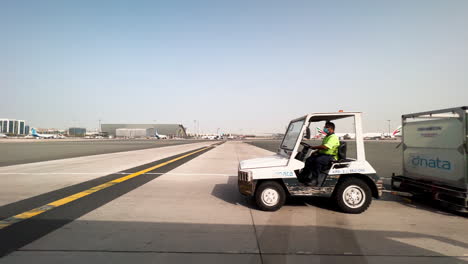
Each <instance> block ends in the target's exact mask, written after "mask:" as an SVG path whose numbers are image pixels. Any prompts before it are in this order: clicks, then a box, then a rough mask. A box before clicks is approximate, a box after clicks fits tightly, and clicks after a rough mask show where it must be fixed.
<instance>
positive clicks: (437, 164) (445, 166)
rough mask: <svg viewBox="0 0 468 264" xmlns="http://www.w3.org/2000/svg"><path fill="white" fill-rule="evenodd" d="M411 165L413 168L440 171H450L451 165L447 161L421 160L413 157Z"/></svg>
mask: <svg viewBox="0 0 468 264" xmlns="http://www.w3.org/2000/svg"><path fill="white" fill-rule="evenodd" d="M411 164H413V166H418V167H423V168H432V169H440V170H451V169H452V164H451V163H450V161H448V160H441V159H439V157H437V158H436V159H430V158H422V157H419V156H414V157H413V158H412V159H411Z"/></svg>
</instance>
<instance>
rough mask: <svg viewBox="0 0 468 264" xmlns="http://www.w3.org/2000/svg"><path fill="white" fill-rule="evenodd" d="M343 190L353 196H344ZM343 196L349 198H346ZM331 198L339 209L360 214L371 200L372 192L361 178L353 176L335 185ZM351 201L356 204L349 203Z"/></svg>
mask: <svg viewBox="0 0 468 264" xmlns="http://www.w3.org/2000/svg"><path fill="white" fill-rule="evenodd" d="M345 192H346V194H347V195H350V196H351V195H353V196H351V197H350V196H346V195H345ZM345 197H350V198H349V199H348V200H347V199H346V198H345ZM359 197H361V198H360V199H359ZM353 198H354V199H353ZM333 199H334V200H335V202H336V204H337V206H338V208H339V209H340V210H341V211H343V212H345V213H348V214H360V213H362V212H364V211H366V210H367V208H369V206H370V204H371V202H372V192H371V189H370V187H369V185H367V183H366V182H364V181H363V180H361V179H358V178H354V177H352V178H346V179H344V180H343V181H342V182H340V183H339V184H338V186H336V189H335V194H334V195H333ZM353 202H355V203H357V204H354V205H353V204H351V203H353Z"/></svg>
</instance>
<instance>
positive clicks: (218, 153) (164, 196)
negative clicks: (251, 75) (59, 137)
mask: <svg viewBox="0 0 468 264" xmlns="http://www.w3.org/2000/svg"><path fill="white" fill-rule="evenodd" d="M212 144H213V142H197V143H190V144H184V145H174V146H165V147H159V148H151V149H144V150H134V151H127V152H119V153H110V154H101V155H95V156H84V157H77V158H68V159H62V160H51V161H43V162H37V163H28V164H22V165H13V166H5V167H2V168H0V178H1V179H2V184H1V185H0V220H1V219H3V220H4V219H8V218H9V217H11V216H12V215H15V214H19V213H21V212H26V211H28V210H31V209H33V208H36V207H37V206H41V205H44V204H50V203H51V202H53V201H56V200H57V199H62V198H63V197H69V195H73V194H74V193H76V192H86V191H85V190H87V189H88V188H92V187H93V186H97V185H99V184H103V183H105V182H108V181H116V180H119V179H121V178H122V177H128V176H132V175H135V174H136V173H137V172H139V171H142V170H145V169H148V168H155V169H153V170H150V171H148V172H146V173H143V174H141V175H137V176H132V177H135V178H132V179H130V180H127V181H124V182H120V183H118V184H116V185H113V186H110V187H108V188H107V187H106V188H105V189H103V190H100V191H97V192H95V193H92V194H89V195H87V196H86V197H83V198H79V199H77V200H74V201H70V202H68V203H66V204H64V205H62V206H58V207H57V208H53V209H50V210H49V209H48V210H49V211H47V212H44V213H41V214H39V215H35V216H31V215H29V216H28V217H29V218H27V219H26V220H23V221H20V222H18V223H15V224H12V225H10V226H8V227H6V228H3V229H0V256H1V255H3V257H2V258H0V263H31V262H34V263H84V262H86V263H129V262H135V263H187V262H188V263H220V262H223V263H379V264H382V263H444V264H445V263H466V262H468V230H467V229H466V226H467V219H466V217H464V216H460V215H455V214H451V213H450V212H447V211H441V210H440V209H438V208H437V207H432V206H431V205H426V204H419V203H417V202H414V201H410V200H407V199H403V198H400V197H394V196H391V195H389V194H386V195H384V197H383V198H382V199H380V200H373V202H372V204H371V206H370V208H369V209H368V210H367V211H366V212H364V213H362V214H359V215H349V214H343V213H340V212H337V211H336V210H335V208H334V206H333V205H332V204H331V203H330V201H329V200H327V199H318V198H312V199H294V200H290V201H288V203H287V204H286V205H285V206H284V207H283V208H281V209H280V210H279V211H276V212H263V211H259V210H258V209H257V208H256V207H255V206H254V205H253V204H252V203H251V201H250V200H249V199H247V198H246V197H243V196H241V195H240V194H239V193H238V191H237V166H238V163H239V161H240V160H244V159H250V158H256V157H262V156H267V155H272V154H273V153H272V152H271V151H268V150H266V149H264V148H259V147H256V146H254V145H252V144H247V143H244V142H241V141H228V142H226V143H224V144H221V145H214V146H212ZM270 144H273V143H270ZM380 144H387V145H386V146H387V147H382V148H384V149H385V148H388V151H390V152H391V151H393V149H390V148H391V147H394V146H392V145H391V144H388V143H380ZM380 147H381V145H379V148H380ZM368 151H369V152H372V151H374V150H368ZM375 151H377V152H378V150H375ZM368 157H369V158H371V157H372V155H369V156H368ZM380 157H381V159H386V158H388V157H387V156H385V155H381V156H380ZM372 158H376V157H372ZM397 158H398V157H396V158H395V159H397ZM371 163H372V162H371ZM161 164H165V165H163V166H161ZM158 166H160V167H158ZM28 212H30V211H28Z"/></svg>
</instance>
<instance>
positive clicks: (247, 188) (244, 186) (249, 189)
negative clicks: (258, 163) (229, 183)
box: [237, 181, 255, 196]
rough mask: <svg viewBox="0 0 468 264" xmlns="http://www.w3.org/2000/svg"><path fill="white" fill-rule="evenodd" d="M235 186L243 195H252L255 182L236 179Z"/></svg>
mask: <svg viewBox="0 0 468 264" xmlns="http://www.w3.org/2000/svg"><path fill="white" fill-rule="evenodd" d="M237 186H238V187H239V192H240V193H241V194H242V195H245V196H253V195H254V193H255V183H254V182H253V181H250V182H245V181H238V182H237Z"/></svg>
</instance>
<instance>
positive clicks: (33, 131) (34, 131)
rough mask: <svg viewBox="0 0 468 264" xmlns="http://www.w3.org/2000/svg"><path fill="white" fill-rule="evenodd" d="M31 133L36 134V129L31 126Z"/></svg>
mask: <svg viewBox="0 0 468 264" xmlns="http://www.w3.org/2000/svg"><path fill="white" fill-rule="evenodd" d="M31 134H32V135H33V136H37V131H36V129H35V128H32V129H31Z"/></svg>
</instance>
